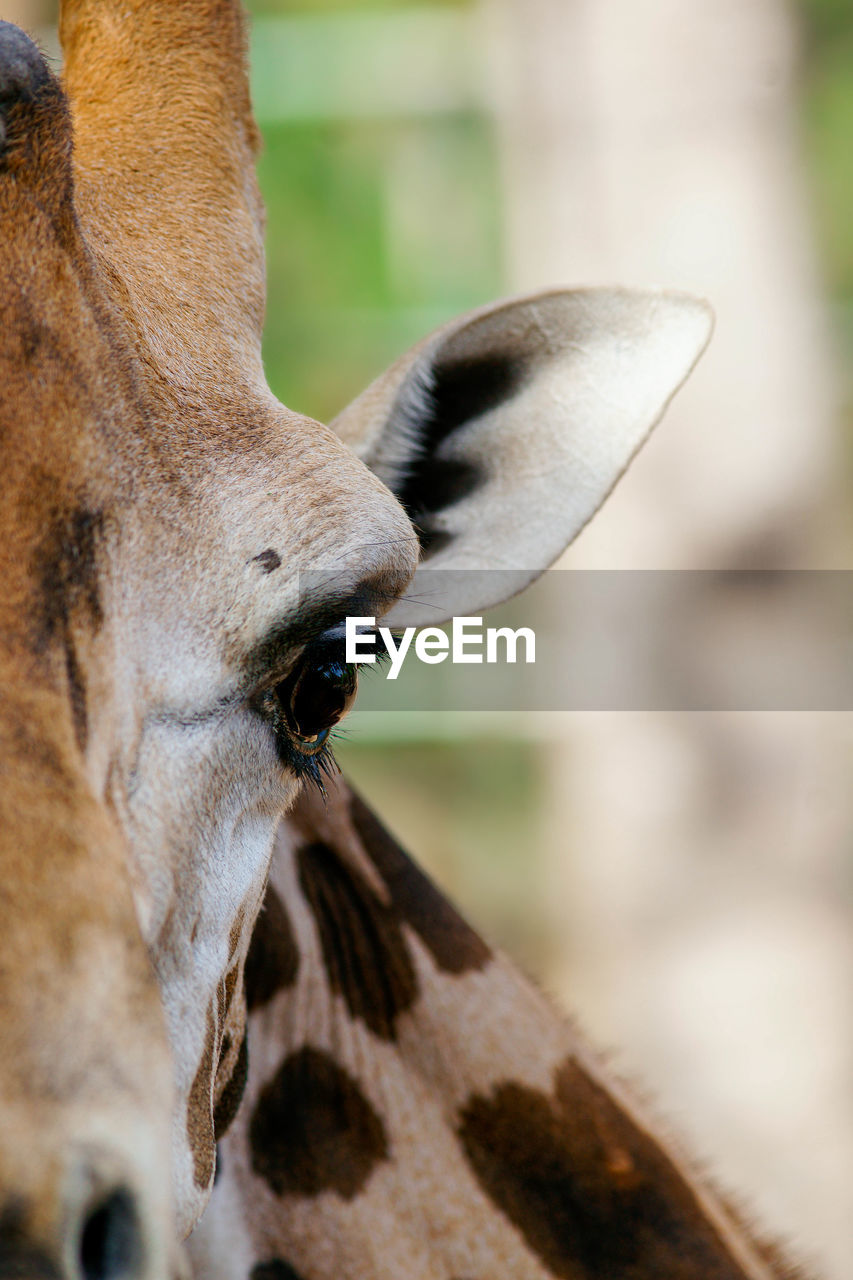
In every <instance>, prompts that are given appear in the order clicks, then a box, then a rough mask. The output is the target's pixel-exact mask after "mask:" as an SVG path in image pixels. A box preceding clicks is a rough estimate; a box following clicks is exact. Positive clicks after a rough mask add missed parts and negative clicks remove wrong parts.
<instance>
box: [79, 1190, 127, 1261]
mask: <svg viewBox="0 0 853 1280" xmlns="http://www.w3.org/2000/svg"><path fill="white" fill-rule="evenodd" d="M79 1264H80V1274H81V1276H82V1277H83V1280H133V1278H134V1277H136V1276H139V1275H141V1274H142V1270H143V1244H142V1232H141V1229H140V1225H139V1215H138V1213H137V1211H136V1205H135V1202H134V1199H133V1196H132V1195H131V1193H130V1192H129V1191H128V1190H127V1188H126V1187H119V1188H118V1189H117V1190H115V1191H112V1192H110V1194H109V1195H108V1196H106V1197H104V1198H103V1199H101V1200H98V1201H96V1202H95V1203H94V1204H93V1205H91V1206H90V1208H89V1210H88V1212H87V1214H86V1217H85V1218H84V1220H83V1226H82V1230H81V1232H80V1245H79Z"/></svg>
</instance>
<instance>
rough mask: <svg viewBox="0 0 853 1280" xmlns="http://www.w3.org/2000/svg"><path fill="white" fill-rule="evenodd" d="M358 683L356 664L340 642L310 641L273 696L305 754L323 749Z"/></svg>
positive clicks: (297, 743)
mask: <svg viewBox="0 0 853 1280" xmlns="http://www.w3.org/2000/svg"><path fill="white" fill-rule="evenodd" d="M357 687H358V676H357V671H356V667H355V666H354V665H353V664H352V663H348V662H345V661H344V646H343V642H341V643H337V642H335V643H326V644H318V645H311V646H309V648H308V649H306V650H305V652H304V653H303V655H302V657H301V659H300V660H299V663H298V665H297V667H296V668H295V670H294V671H292V672H291V673H290V675H289V676H288V677H287V679H286V680H283V681H282V682H281V684H279V685H276V688H275V690H274V696H275V699H276V702H277V704H278V709H279V711H280V714H281V716H282V719H283V720H284V724H285V727H286V728H287V732H288V733H289V735H290V737H291V738H292V739H293V741H294V743H295V745H296V746H297V747H298V748H299V750H300V751H301V752H303V754H305V755H314V754H316V753H317V752H319V751H322V749H323V747H324V745H325V743H326V739H327V738H328V736H329V731H330V730H331V729H332V728H333V727H334V725H336V724H337V723H338V721H339V720H340V719H341V718H342V717H343V716H345V715H346V713H347V711H349V709H350V707H351V706H352V704H353V702H354V701H355V695H356V690H357Z"/></svg>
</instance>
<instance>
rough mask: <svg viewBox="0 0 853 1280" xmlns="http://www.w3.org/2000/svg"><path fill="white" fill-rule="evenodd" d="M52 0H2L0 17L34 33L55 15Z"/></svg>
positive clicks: (0, 1) (0, 0) (0, 2)
mask: <svg viewBox="0 0 853 1280" xmlns="http://www.w3.org/2000/svg"><path fill="white" fill-rule="evenodd" d="M55 8H56V6H55V4H53V3H51V0H0V18H2V19H3V21H4V22H14V23H15V25H16V26H19V27H23V29H24V31H28V32H30V34H32V33H33V32H35V31H36V30H37V29H38V28H39V27H40V26H42V25H43V24H44V23H45V22H47V21H48V19H49V18H50V17H51V16H54V15H53V10H54V9H55Z"/></svg>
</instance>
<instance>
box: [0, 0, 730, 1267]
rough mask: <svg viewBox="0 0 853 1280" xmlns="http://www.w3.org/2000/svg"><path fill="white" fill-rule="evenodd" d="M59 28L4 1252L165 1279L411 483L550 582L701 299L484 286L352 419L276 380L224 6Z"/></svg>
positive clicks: (4, 938)
mask: <svg viewBox="0 0 853 1280" xmlns="http://www.w3.org/2000/svg"><path fill="white" fill-rule="evenodd" d="M61 37H62V41H63V45H64V50H65V56H66V67H65V80H64V86H63V85H61V84H60V82H59V81H58V80H57V79H56V77H55V76H54V75H53V74H52V72H51V71H50V69H49V68H48V66H47V64H46V63H45V61H44V59H43V58H42V56H41V55H40V53H39V52H38V50H37V49H36V48H35V46H34V45H33V44H32V42H31V41H30V40H29V39H28V38H27V37H26V36H24V34H23V33H22V32H20V31H18V30H17V28H14V27H12V26H10V25H9V24H0V124H2V135H1V136H2V150H0V224H1V225H0V255H2V263H0V306H2V314H3V325H2V329H0V352H2V361H3V376H2V379H0V432H2V441H3V453H2V467H0V522H2V525H0V535H1V536H0V557H1V558H2V574H3V591H2V593H0V681H2V698H0V769H2V774H3V788H2V792H0V810H1V811H2V820H0V902H2V928H0V1019H2V1029H0V1274H3V1275H6V1274H9V1275H18V1274H21V1275H23V1274H26V1275H28V1276H29V1275H40V1276H45V1277H55V1276H61V1277H67V1278H68V1280H72V1278H73V1280H78V1278H80V1277H85V1280H105V1278H107V1277H110V1278H112V1280H117V1278H118V1277H126V1276H127V1277H130V1276H132V1277H140V1278H141V1277H153V1276H155V1275H156V1276H162V1275H165V1274H170V1273H171V1274H174V1273H176V1272H177V1271H178V1270H179V1269H180V1266H181V1261H180V1254H179V1252H178V1250H177V1245H176V1241H177V1240H179V1239H180V1238H181V1237H183V1236H185V1235H186V1234H187V1232H189V1231H190V1230H191V1229H192V1226H193V1225H194V1223H195V1222H196V1221H197V1219H198V1217H199V1215H200V1214H201V1212H202V1210H203V1208H204V1205H205V1203H206V1200H207V1197H208V1196H209V1193H210V1186H211V1183H212V1179H213V1174H214V1158H215V1157H214V1144H215V1137H216V1134H217V1133H218V1132H221V1131H222V1130H223V1129H224V1127H225V1126H226V1125H227V1123H228V1121H229V1118H230V1116H231V1115H232V1114H233V1111H234V1108H235V1105H236V1102H237V1100H238V1098H239V1084H240V1076H241V1072H242V1071H243V1070H244V1067H245V1055H244V1051H243V1023H244V1018H245V1012H244V1007H243V994H242V966H243V961H244V957H245V954H246V951H247V948H248V942H249V939H250V936H251V932H252V928H253V924H254V920H255V917H256V915H257V912H258V909H259V904H260V902H261V899H262V897H263V892H264V887H265V881H266V875H267V871H268V866H269V859H270V851H271V846H272V840H273V833H274V829H275V825H276V821H277V818H278V816H279V815H280V814H281V813H282V812H283V811H284V810H285V809H286V808H287V807H288V806H289V805H290V804H291V802H292V801H293V799H294V797H295V795H296V793H297V791H298V789H299V787H300V785H304V784H306V780H307V783H310V782H311V780H312V778H315V777H316V775H317V772H318V769H319V768H320V767H321V761H322V753H323V751H324V744H325V737H326V733H327V730H328V728H329V727H330V726H331V724H332V723H334V721H335V720H336V719H337V718H338V717H339V716H340V715H342V714H343V712H344V711H345V710H346V708H347V706H348V705H349V702H350V701H351V697H352V693H353V687H352V684H353V681H352V673H351V672H350V671H349V670H348V669H347V668H346V666H345V665H344V664H343V662H342V658H341V655H340V652H339V650H338V648H337V641H336V639H335V636H336V633H337V630H338V628H339V625H340V623H341V622H342V621H343V618H344V616H345V615H346V614H347V613H348V612H350V613H351V612H358V613H361V614H363V613H373V614H381V613H382V612H383V611H384V610H385V609H387V608H388V607H389V606H390V605H391V604H392V603H393V602H394V601H395V600H397V599H398V598H399V597H401V596H402V595H403V594H404V593H405V591H406V588H407V583H408V582H409V580H410V578H411V576H412V573H413V571H414V569H415V565H416V561H417V558H418V539H417V537H416V535H415V531H414V528H413V526H412V523H411V521H410V518H409V514H407V510H406V508H408V510H409V511H410V512H412V511H413V512H416V513H417V514H418V516H419V519H420V524H421V528H422V530H426V531H427V532H428V533H430V535H431V537H430V538H429V539H424V543H425V550H424V559H425V562H427V563H433V564H435V565H436V566H439V567H443V568H455V567H472V566H479V567H484V566H491V565H495V564H497V565H500V566H502V567H507V566H515V567H518V568H520V569H523V570H525V571H526V572H527V573H528V574H529V576H533V575H534V574H535V573H536V572H539V571H540V570H541V569H542V568H544V567H545V566H546V565H547V563H549V561H550V560H551V559H553V557H554V556H555V555H556V554H558V553H559V551H560V550H561V549H562V547H563V546H564V545H565V544H566V542H567V541H568V540H569V539H570V538H571V537H572V536H573V534H574V533H576V532H577V530H578V529H579V528H580V527H581V526H582V525H583V523H584V522H585V521H586V520H587V519H588V518H589V516H590V515H591V514H592V512H593V510H594V509H595V507H596V506H597V505H598V503H599V502H600V501H601V500H602V499H603V497H604V496H605V495H606V494H607V492H608V491H609V490H610V488H611V487H612V485H613V483H614V482H615V480H616V479H617V477H618V475H619V474H620V472H621V471H622V470H623V468H624V467H625V465H626V464H627V461H628V460H629V458H630V457H631V455H632V454H633V452H634V451H635V449H636V448H637V447H638V446H639V444H640V442H641V441H642V439H643V438H644V436H645V434H646V432H647V431H648V429H649V428H650V426H651V425H652V424H653V423H654V421H655V420H656V418H657V417H658V416H659V414H660V413H661V411H662V409H663V407H664V405H665V404H666V402H667V399H668V398H669V396H670V395H671V394H672V392H673V391H674V390H675V388H676V387H677V386H678V385H679V383H680V382H681V380H682V379H683V378H684V377H685V376H686V374H687V372H688V371H689V369H690V367H691V365H692V363H693V361H694V360H695V358H696V357H697V355H698V353H699V351H700V350H701V348H702V346H703V345H704V342H705V341H706V339H707V333H708V319H707V313H706V310H705V309H704V308H703V307H702V306H700V305H699V304H696V303H694V302H692V301H690V300H688V299H685V298H679V297H672V296H665V295H651V296H637V295H630V294H626V293H622V292H619V291H605V292H602V293H583V292H581V293H578V294H553V295H549V296H543V297H538V298H530V299H522V300H520V301H518V302H516V303H512V304H504V305H502V306H497V307H493V308H490V309H486V310H485V311H483V312H480V313H477V314H476V315H474V316H472V317H468V318H466V319H464V320H462V321H457V322H454V323H453V324H451V325H449V326H447V327H446V328H445V329H444V330H442V331H440V332H439V333H438V334H437V335H434V336H433V337H432V338H430V339H428V340H427V341H426V342H425V343H423V344H421V346H420V347H419V348H417V349H416V350H415V351H414V352H412V353H410V354H409V355H408V356H406V357H404V358H403V360H401V361H400V362H399V363H398V364H397V365H396V366H395V367H394V368H393V369H392V370H391V371H390V372H389V373H388V374H387V375H385V376H384V377H383V378H381V379H379V381H378V382H377V383H375V384H374V385H373V387H372V388H370V390H369V391H368V392H366V393H365V395H364V396H363V397H362V398H361V399H360V400H359V401H357V402H356V403H355V405H354V406H352V408H351V409H350V410H348V411H347V412H345V413H344V414H343V415H342V416H341V418H340V420H339V421H338V423H337V424H336V430H335V431H332V430H331V429H329V428H326V427H323V426H321V425H320V424H318V423H316V422H313V421H311V420H310V419H307V418H305V417H303V416H300V415H298V414H295V413H291V412H289V411H288V410H287V409H285V408H284V407H283V406H282V405H280V404H279V403H278V402H277V401H276V400H275V399H274V397H273V396H272V395H271V393H270V391H269V390H268V388H267V386H266V383H265V380H264V377H263V370H262V366H261V357H260V335H261V324H262V317H263V305H264V283H263V250H262V225H263V215H262V210H261V206H260V201H259V197H258V194H257V190H256V186H255V179H254V156H255V152H256V148H257V138H256V133H255V129H254V125H253V122H252V119H251V114H250V108H249V101H248V91H247V83H246V75H245V65H244V61H245V50H244V34H243V27H242V19H241V14H240V12H239V7H238V6H237V5H236V4H234V3H231V2H230V0H181V2H180V3H179V2H177V0H147V2H145V0H121V3H119V0H115V3H113V0H67V3H66V4H65V5H64V7H63V12H62V22H61ZM315 570H323V571H324V581H325V582H327V584H328V585H327V586H326V587H325V588H324V589H323V590H322V592H315V593H314V594H312V595H309V596H308V597H307V598H305V596H304V593H300V590H299V582H300V575H303V576H304V575H305V574H306V573H308V572H312V573H313V571H315ZM487 603H491V601H488V600H483V599H475V600H472V601H470V602H469V604H470V606H471V607H476V606H478V605H479V606H482V605H484V604H487ZM431 620H432V619H431Z"/></svg>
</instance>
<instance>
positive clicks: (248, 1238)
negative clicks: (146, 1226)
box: [189, 776, 803, 1280]
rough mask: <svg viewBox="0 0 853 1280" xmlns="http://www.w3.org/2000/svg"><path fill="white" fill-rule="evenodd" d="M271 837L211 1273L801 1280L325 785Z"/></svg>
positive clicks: (508, 966)
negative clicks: (243, 1070) (243, 1072)
mask: <svg viewBox="0 0 853 1280" xmlns="http://www.w3.org/2000/svg"><path fill="white" fill-rule="evenodd" d="M327 791H328V794H327V797H326V798H325V799H321V798H320V797H319V795H318V794H317V792H316V791H313V792H312V791H309V792H307V793H304V794H303V795H301V796H300V798H299V799H298V800H297V802H296V805H295V806H294V808H293V809H292V810H291V811H290V813H289V814H288V815H287V816H286V817H285V818H284V819H283V821H282V824H281V826H280V827H279V831H278V833H277V836H276V845H275V851H274V855H273V864H272V870H271V875H270V881H269V886H268V889H267V895H266V900H265V906H264V909H263V911H262V912H261V915H260V916H259V919H258V923H257V926H256V929H255V934H254V937H253V941H252V945H251V948H250V951H249V955H248V958H247V962H246V967H245V997H246V1002H247V1005H248V1009H249V1021H248V1042H249V1051H248V1071H247V1075H248V1080H247V1083H246V1087H245V1098H244V1105H243V1107H242V1108H241V1110H240V1111H239V1112H237V1114H236V1118H235V1119H233V1123H231V1124H230V1127H229V1126H228V1124H227V1118H226V1128H225V1129H224V1130H223V1134H222V1137H221V1140H220V1144H219V1158H220V1168H219V1172H218V1175H217V1180H216V1186H215V1188H214V1192H213V1197H212V1200H211V1204H210V1206H209V1208H208V1211H207V1213H206V1214H205V1217H204V1218H203V1219H202V1222H201V1224H200V1226H199V1228H198V1229H197V1231H196V1233H195V1234H194V1235H193V1236H192V1237H191V1238H190V1242H189V1243H190V1250H191V1255H192V1257H193V1260H194V1262H195V1263H196V1266H197V1273H198V1274H199V1275H202V1276H205V1277H211V1278H212V1280H224V1278H225V1277H236V1276H249V1277H250V1278H251V1280H332V1277H350V1276H353V1277H354V1276H358V1277H364V1278H369V1280H386V1277H387V1280H390V1278H391V1277H392V1276H394V1277H396V1276H406V1277H410V1278H411V1280H439V1278H440V1277H442V1278H444V1280H449V1278H450V1277H466V1278H470V1280H477V1278H479V1277H493V1276H502V1277H503V1276H506V1277H513V1278H514V1277H523V1280H553V1278H554V1277H558V1278H559V1280H576V1278H577V1280H592V1278H593V1277H596V1278H598V1277H606V1278H607V1280H629V1278H631V1280H634V1278H635V1277H637V1278H639V1277H643V1280H645V1278H646V1277H648V1278H651V1277H654V1278H655V1280H663V1278H664V1277H665V1278H666V1280H735V1277H737V1278H738V1280H745V1278H746V1277H748V1278H749V1280H795V1278H796V1277H800V1278H802V1276H803V1273H802V1272H801V1271H799V1270H797V1269H795V1268H794V1267H793V1266H792V1265H791V1264H790V1263H788V1262H786V1261H785V1259H784V1258H783V1256H782V1255H781V1253H780V1252H779V1251H778V1250H777V1249H776V1248H774V1247H773V1246H772V1245H769V1244H767V1243H766V1242H764V1241H762V1240H759V1239H757V1238H755V1237H753V1236H752V1235H751V1234H750V1232H749V1230H748V1229H747V1227H746V1226H745V1224H744V1221H743V1219H742V1218H741V1216H740V1215H739V1214H738V1212H737V1211H736V1210H734V1209H733V1208H732V1207H731V1205H729V1204H727V1203H726V1202H725V1201H724V1200H723V1199H721V1198H720V1197H719V1196H718V1195H716V1194H715V1193H714V1192H713V1191H712V1190H711V1189H710V1188H709V1187H708V1186H707V1185H706V1184H705V1183H704V1182H703V1180H702V1179H701V1178H700V1177H699V1176H698V1175H697V1174H696V1173H695V1171H693V1170H692V1169H691V1166H690V1164H689V1162H688V1161H686V1160H685V1158H684V1156H683V1154H682V1153H681V1152H679V1151H678V1150H677V1148H673V1147H672V1146H670V1145H668V1144H667V1143H665V1142H662V1141H661V1139H660V1137H659V1135H658V1134H657V1132H656V1128H655V1126H654V1124H653V1123H652V1122H651V1121H650V1119H649V1116H648V1114H646V1113H645V1110H644V1107H643V1106H641V1105H640V1104H639V1103H638V1101H637V1099H636V1098H635V1097H633V1096H632V1093H631V1091H630V1089H629V1088H628V1087H627V1086H626V1085H625V1084H624V1083H622V1082H620V1081H619V1080H617V1079H615V1078H614V1077H613V1075H612V1074H611V1073H609V1072H608V1071H607V1070H606V1068H605V1066H604V1064H603V1062H602V1061H601V1059H600V1058H598V1057H597V1056H596V1055H595V1053H594V1052H593V1051H592V1050H591V1049H590V1048H589V1046H588V1045H587V1044H586V1043H585V1042H584V1040H583V1038H582V1037H581V1036H580V1035H579V1033H578V1031H577V1029H576V1028H575V1027H573V1026H572V1025H571V1024H570V1023H569V1022H568V1021H567V1020H566V1019H565V1018H563V1017H562V1016H561V1015H560V1014H558V1013H557V1012H556V1010H555V1009H554V1008H553V1007H552V1006H551V1004H550V1003H549V1001H548V999H547V997H546V996H545V995H544V994H543V993H541V992H540V991H539V990H537V988H536V987H535V986H533V985H532V984H531V983H530V982H529V981H528V980H527V979H525V978H524V977H523V976H522V975H521V974H520V973H519V971H518V970H517V969H516V968H515V966H514V965H513V964H512V963H511V962H510V961H509V960H508V959H507V958H506V957H505V956H502V955H501V954H500V953H498V952H495V951H494V950H493V949H492V948H490V947H489V946H488V945H487V944H486V943H485V942H484V941H483V940H482V938H481V937H480V936H479V935H478V934H477V933H475V932H474V930H473V929H472V928H471V927H470V926H469V925H468V924H467V923H466V922H465V921H464V920H463V919H462V918H461V917H460V916H459V915H458V914H457V912H456V911H455V910H454V908H453V907H452V906H451V904H450V903H449V902H448V901H447V900H446V898H444V897H443V896H442V895H441V893H440V892H439V891H438V890H437V889H436V888H435V886H434V885H433V884H432V883H431V882H430V881H429V880H428V879H427V878H426V876H425V875H424V873H423V872H422V871H420V869H419V868H418V867H417V865H416V864H415V863H414V862H413V861H412V860H411V859H410V858H409V857H408V856H407V854H406V853H405V852H404V851H403V850H402V849H401V848H400V846H399V845H398V844H397V842H396V841H395V840H394V839H393V837H392V836H391V835H390V834H389V833H388V832H387V830H386V829H385V828H384V827H383V826H382V824H381V822H380V821H379V820H378V819H377V817H376V816H375V814H374V813H373V812H372V811H371V809H370V808H369V807H368V806H367V805H366V804H365V802H364V800H363V799H362V798H361V797H360V796H358V795H357V794H356V793H354V792H353V791H352V789H351V788H350V787H349V786H348V784H347V783H346V782H345V780H344V779H343V778H342V777H340V776H337V777H335V778H333V779H331V780H330V781H329V783H328V786H327Z"/></svg>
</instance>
